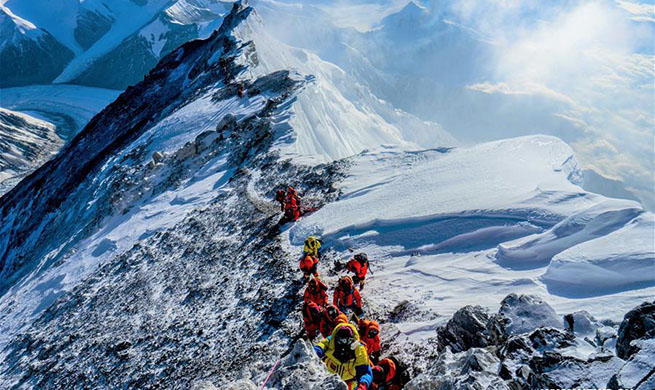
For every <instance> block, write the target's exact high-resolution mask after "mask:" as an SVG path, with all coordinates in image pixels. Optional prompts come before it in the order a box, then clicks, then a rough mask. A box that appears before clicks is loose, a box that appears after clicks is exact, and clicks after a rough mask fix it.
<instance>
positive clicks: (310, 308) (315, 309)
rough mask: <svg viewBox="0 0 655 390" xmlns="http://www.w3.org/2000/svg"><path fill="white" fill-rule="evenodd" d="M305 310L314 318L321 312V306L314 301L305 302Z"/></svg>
mask: <svg viewBox="0 0 655 390" xmlns="http://www.w3.org/2000/svg"><path fill="white" fill-rule="evenodd" d="M306 312H307V314H308V315H309V317H310V318H312V319H316V318H318V316H319V315H320V314H321V308H320V306H318V305H317V304H316V303H314V302H309V303H307V306H306Z"/></svg>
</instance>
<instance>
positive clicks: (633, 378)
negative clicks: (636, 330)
mask: <svg viewBox="0 0 655 390" xmlns="http://www.w3.org/2000/svg"><path fill="white" fill-rule="evenodd" d="M635 346H636V347H637V349H638V350H639V352H637V353H635V354H634V355H632V356H631V357H630V359H629V360H628V361H627V362H626V363H625V365H624V366H623V367H621V369H620V370H619V372H618V373H617V374H616V375H614V376H613V377H612V378H611V380H610V381H609V383H608V385H607V387H609V388H610V389H617V390H618V389H635V390H651V389H655V366H654V362H655V339H653V338H651V339H647V340H646V339H642V340H638V341H637V342H635Z"/></svg>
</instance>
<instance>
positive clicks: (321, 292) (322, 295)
mask: <svg viewBox="0 0 655 390" xmlns="http://www.w3.org/2000/svg"><path fill="white" fill-rule="evenodd" d="M314 280H316V279H312V280H310V281H309V285H308V286H307V288H306V289H305V294H304V297H303V300H304V301H305V302H314V303H315V304H317V305H319V306H327V304H328V296H327V289H328V287H327V286H326V285H325V283H323V282H321V281H320V280H316V281H315V282H314ZM312 285H315V286H316V287H313V286H312Z"/></svg>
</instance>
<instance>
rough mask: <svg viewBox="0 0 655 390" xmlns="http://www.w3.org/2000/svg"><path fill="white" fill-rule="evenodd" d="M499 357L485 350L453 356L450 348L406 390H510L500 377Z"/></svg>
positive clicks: (406, 387)
mask: <svg viewBox="0 0 655 390" xmlns="http://www.w3.org/2000/svg"><path fill="white" fill-rule="evenodd" d="M498 365H499V360H498V358H497V357H496V356H495V355H494V354H492V353H491V352H489V351H487V350H485V349H482V348H471V349H469V350H468V351H465V352H460V353H456V354H453V353H452V352H451V351H450V348H446V350H445V351H444V353H442V354H441V355H440V356H439V359H438V360H437V361H436V363H435V365H434V366H432V367H430V368H429V370H428V371H427V372H426V373H424V374H421V375H419V376H417V377H416V378H414V379H412V380H411V381H410V382H409V383H408V384H407V385H405V387H404V388H405V389H407V390H429V389H430V390H431V389H471V390H472V389H497V390H503V389H509V387H508V386H507V385H506V384H505V382H504V381H503V380H502V379H501V378H500V377H498V374H497V373H498Z"/></svg>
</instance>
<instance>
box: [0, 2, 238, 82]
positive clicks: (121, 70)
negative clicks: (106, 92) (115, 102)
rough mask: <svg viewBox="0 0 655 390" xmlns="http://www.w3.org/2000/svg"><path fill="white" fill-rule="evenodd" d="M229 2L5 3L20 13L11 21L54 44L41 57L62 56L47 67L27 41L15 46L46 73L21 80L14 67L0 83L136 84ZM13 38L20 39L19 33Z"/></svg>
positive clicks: (208, 28)
mask: <svg viewBox="0 0 655 390" xmlns="http://www.w3.org/2000/svg"><path fill="white" fill-rule="evenodd" d="M231 4H232V2H231V1H227V2H223V1H215V0H178V1H169V0H146V1H131V0H118V1H106V0H86V1H77V0H72V1H68V0H67V1H61V2H58V4H56V5H54V4H53V3H52V2H49V1H31V0H30V1H24V0H5V1H3V9H4V10H6V11H7V13H8V14H10V15H14V14H17V15H20V18H19V17H18V16H15V15H14V16H15V17H14V19H19V20H24V22H25V23H26V24H29V25H31V26H33V27H34V29H35V31H40V32H41V34H42V35H45V36H47V37H48V39H49V41H48V42H49V45H50V46H55V45H56V46H57V47H53V48H52V49H48V48H46V49H47V50H44V51H46V52H47V53H44V54H46V55H52V54H54V53H61V54H62V55H61V57H63V58H62V60H61V61H59V62H57V63H54V62H53V63H52V64H49V66H47V67H46V66H43V65H45V63H44V62H43V61H42V60H41V62H39V61H38V60H39V56H38V53H32V52H28V51H26V50H25V47H27V44H26V43H17V44H16V45H15V47H16V50H22V51H23V61H25V62H29V61H32V62H29V63H30V67H29V69H32V72H34V70H39V71H43V72H45V71H46V70H47V71H48V72H49V73H48V74H47V76H45V75H44V76H43V77H41V78H38V79H36V78H34V77H32V78H31V79H26V78H22V77H20V74H19V70H18V69H14V68H13V67H12V68H8V69H6V73H5V77H4V78H3V80H4V81H6V84H4V83H3V84H2V85H4V86H15V85H28V84H35V83H41V84H44V83H49V82H53V81H54V82H56V83H73V84H81V85H87V86H95V87H103V88H110V89H124V88H126V87H127V86H128V85H133V84H135V83H136V82H138V81H140V80H141V79H142V77H143V76H144V75H145V74H146V73H148V71H149V70H150V69H151V68H152V67H154V66H155V65H156V64H157V62H158V61H159V60H160V59H161V58H163V56H164V55H166V54H168V53H169V52H170V51H171V50H173V49H175V48H176V47H177V46H179V45H181V44H182V43H184V42H187V41H189V40H191V39H194V38H198V37H202V38H206V37H208V36H209V35H210V34H211V32H212V31H213V30H214V29H216V28H217V27H218V26H219V25H220V23H221V20H222V17H223V15H225V13H226V12H227V11H228V10H229V8H230V7H231ZM46 10H47V11H46ZM15 35H16V36H25V32H24V29H23V30H22V32H21V33H19V32H18V31H17V32H16V34H15ZM0 37H2V39H3V40H5V39H9V38H10V35H8V34H5V33H4V32H3V33H2V34H0ZM22 40H23V41H25V39H22ZM14 41H15V39H14ZM64 54H65V56H64ZM41 57H42V58H43V56H41ZM14 63H15V61H14Z"/></svg>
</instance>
